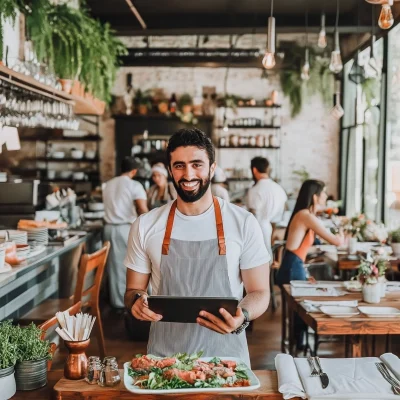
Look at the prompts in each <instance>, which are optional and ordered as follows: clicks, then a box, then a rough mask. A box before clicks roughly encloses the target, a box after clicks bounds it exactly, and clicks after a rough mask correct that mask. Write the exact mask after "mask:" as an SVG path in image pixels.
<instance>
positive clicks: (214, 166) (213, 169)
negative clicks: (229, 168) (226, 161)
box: [210, 161, 217, 179]
mask: <svg viewBox="0 0 400 400" xmlns="http://www.w3.org/2000/svg"><path fill="white" fill-rule="evenodd" d="M215 168H217V163H216V162H215V161H214V162H213V163H212V164H211V165H210V177H211V179H212V178H214V174H215Z"/></svg>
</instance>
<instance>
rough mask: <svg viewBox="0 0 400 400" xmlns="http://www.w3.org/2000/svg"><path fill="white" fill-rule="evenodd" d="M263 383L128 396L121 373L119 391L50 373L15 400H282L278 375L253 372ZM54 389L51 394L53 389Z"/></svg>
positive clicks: (16, 396)
mask: <svg viewBox="0 0 400 400" xmlns="http://www.w3.org/2000/svg"><path fill="white" fill-rule="evenodd" d="M254 373H255V374H256V375H257V377H258V379H259V380H260V382H261V386H260V388H259V389H257V390H254V391H251V392H241V391H230V392H220V393H218V392H214V393H198V392H197V393H193V394H192V393H182V394H179V393H174V394H170V395H165V394H164V395H163V394H155V395H153V394H152V395H150V394H147V395H146V394H140V395H139V394H135V393H131V392H129V391H128V390H127V389H126V388H125V385H124V383H123V377H124V371H123V370H120V376H121V383H120V384H119V385H118V386H116V387H101V386H98V385H89V384H88V383H86V382H85V381H84V380H78V381H72V380H68V379H65V378H64V377H63V371H62V370H56V371H50V372H49V373H48V384H47V386H45V387H44V388H42V389H38V390H33V391H29V392H22V391H18V392H17V393H16V395H15V396H14V397H12V400H31V399H35V400H36V399H41V400H46V399H57V400H69V399H71V400H72V399H73V400H78V399H85V400H87V399H90V400H106V399H132V400H133V399H142V400H162V399H180V400H194V399H196V400H210V399H218V400H228V399H229V400H235V399H241V400H243V399H248V400H262V399H267V400H282V399H283V397H282V394H280V393H279V392H278V381H277V374H276V371H254ZM53 387H54V389H53V390H52V388H53ZM296 399H297V398H296Z"/></svg>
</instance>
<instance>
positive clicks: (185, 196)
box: [172, 174, 211, 203]
mask: <svg viewBox="0 0 400 400" xmlns="http://www.w3.org/2000/svg"><path fill="white" fill-rule="evenodd" d="M182 182H199V187H198V189H197V190H191V191H187V190H185V189H183V188H182V186H181V183H182ZM172 183H173V184H174V187H175V189H176V192H177V193H178V195H179V197H180V198H181V199H182V200H183V201H184V202H185V203H194V202H195V201H197V200H200V199H201V198H202V197H203V196H204V194H205V193H206V192H207V189H208V188H209V186H210V183H211V177H210V174H209V175H208V177H207V178H205V179H204V180H202V179H192V180H190V181H188V180H187V179H181V180H180V181H179V182H178V183H176V182H175V179H174V178H172Z"/></svg>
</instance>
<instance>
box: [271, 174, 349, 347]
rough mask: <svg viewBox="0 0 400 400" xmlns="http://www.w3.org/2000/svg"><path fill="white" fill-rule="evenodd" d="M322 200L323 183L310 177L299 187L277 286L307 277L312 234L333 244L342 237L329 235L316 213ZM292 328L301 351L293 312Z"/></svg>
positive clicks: (301, 336) (299, 328)
mask: <svg viewBox="0 0 400 400" xmlns="http://www.w3.org/2000/svg"><path fill="white" fill-rule="evenodd" d="M326 199H327V194H326V192H325V183H324V182H322V181H318V180H314V179H310V180H307V181H305V182H304V183H303V185H302V186H301V188H300V192H299V196H298V198H297V201H296V205H295V207H294V210H293V214H292V216H291V218H290V220H289V224H288V227H287V229H286V234H285V239H286V249H285V253H284V255H283V259H282V263H281V266H280V268H279V270H278V274H277V277H276V283H277V284H278V285H280V286H281V285H284V284H288V283H290V281H292V280H300V281H305V280H307V275H306V270H305V268H304V262H305V260H306V256H307V252H308V250H309V248H310V247H311V246H312V245H313V243H314V240H315V235H318V236H320V237H321V238H322V239H324V240H326V241H327V242H329V243H330V244H333V245H335V246H340V245H341V243H342V241H343V237H341V236H339V235H338V236H336V235H334V234H332V233H331V232H330V231H329V230H327V229H326V228H325V226H324V225H323V224H322V222H321V221H320V220H319V219H318V217H317V216H316V214H317V213H318V212H319V211H320V210H321V209H323V208H324V207H325V204H326ZM294 330H295V336H296V344H297V349H298V350H301V349H302V348H303V347H304V334H305V331H306V325H305V324H304V322H303V320H302V319H301V318H300V317H299V316H298V315H297V314H295V320H294Z"/></svg>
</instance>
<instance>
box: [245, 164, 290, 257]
mask: <svg viewBox="0 0 400 400" xmlns="http://www.w3.org/2000/svg"><path fill="white" fill-rule="evenodd" d="M250 165H251V173H252V174H253V178H254V181H255V182H256V184H255V185H254V186H253V187H252V188H250V189H249V191H248V193H247V208H248V210H249V211H250V212H251V213H253V214H254V215H255V217H256V218H257V221H258V222H259V224H260V226H261V229H262V232H263V236H264V242H265V245H266V246H267V249H268V250H269V252H270V253H271V236H272V224H273V223H278V222H280V221H281V220H282V216H283V212H284V211H285V205H286V201H287V195H286V192H285V191H284V190H283V188H282V187H281V186H280V185H278V184H277V183H276V182H274V181H273V180H272V179H271V178H270V176H269V173H270V168H269V161H268V160H267V159H266V158H264V157H255V158H253V159H252V160H251V164H250Z"/></svg>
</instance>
